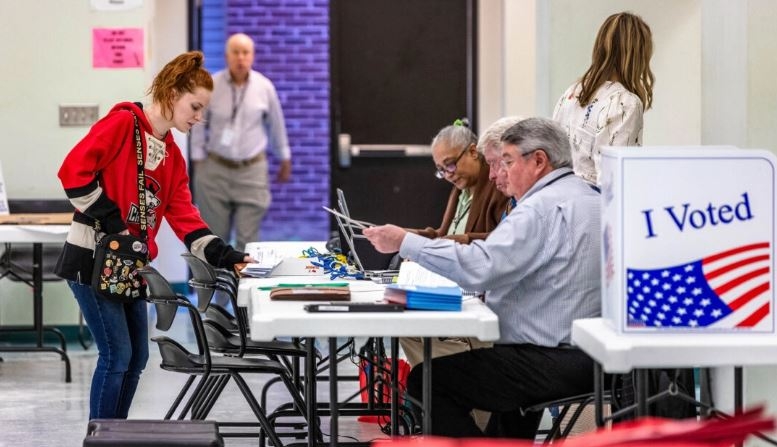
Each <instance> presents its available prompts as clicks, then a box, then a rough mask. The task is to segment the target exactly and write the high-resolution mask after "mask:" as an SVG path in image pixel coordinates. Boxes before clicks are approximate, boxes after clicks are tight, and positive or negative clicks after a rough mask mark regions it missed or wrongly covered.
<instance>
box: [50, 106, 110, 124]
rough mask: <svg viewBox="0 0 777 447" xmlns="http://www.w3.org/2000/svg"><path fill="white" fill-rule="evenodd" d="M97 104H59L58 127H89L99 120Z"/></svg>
mask: <svg viewBox="0 0 777 447" xmlns="http://www.w3.org/2000/svg"><path fill="white" fill-rule="evenodd" d="M99 113H100V111H99V106H98V105H97V104H68V105H66V104H60V105H59V126H60V127H72V126H91V125H92V124H94V123H95V122H96V121H97V120H98V119H99V117H100V116H99Z"/></svg>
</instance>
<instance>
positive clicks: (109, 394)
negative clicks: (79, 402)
mask: <svg viewBox="0 0 777 447" xmlns="http://www.w3.org/2000/svg"><path fill="white" fill-rule="evenodd" d="M68 285H69V286H70V289H71V290H72V291H73V295H75V298H76V301H78V305H79V306H80V307H81V312H82V313H83V314H84V320H86V324H87V325H88V326H89V330H90V331H91V332H92V337H93V338H94V342H95V345H97V351H98V356H97V366H96V367H95V370H94V375H93V376H92V389H91V392H90V394H89V419H97V418H108V419H126V418H127V413H129V408H130V405H131V404H132V398H133V397H134V396H135V390H137V388H138V381H139V380H140V373H141V372H143V368H145V367H146V362H148V310H147V308H146V302H145V301H143V300H137V301H133V302H132V303H129V304H122V303H115V302H112V301H108V300H105V299H102V298H99V297H98V296H97V295H95V293H94V291H93V290H92V288H91V287H90V286H87V285H84V284H78V283H76V282H73V281H68Z"/></svg>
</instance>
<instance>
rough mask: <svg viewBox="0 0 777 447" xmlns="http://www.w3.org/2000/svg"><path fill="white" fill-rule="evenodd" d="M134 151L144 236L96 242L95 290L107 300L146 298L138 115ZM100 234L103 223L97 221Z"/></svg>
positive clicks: (116, 236)
mask: <svg viewBox="0 0 777 447" xmlns="http://www.w3.org/2000/svg"><path fill="white" fill-rule="evenodd" d="M135 150H136V153H137V165H138V182H137V184H138V205H139V206H138V208H139V213H140V234H141V237H137V236H132V235H129V234H106V235H104V236H103V237H102V238H100V239H99V240H98V241H96V244H95V249H94V270H93V271H92V289H94V292H95V293H96V294H97V295H98V296H100V297H102V298H105V299H107V300H111V301H118V302H124V303H127V302H131V301H134V300H137V299H145V298H146V285H145V283H144V282H143V279H142V278H141V277H140V275H139V274H138V272H137V271H138V269H140V268H142V267H144V266H145V265H146V264H148V261H149V259H148V243H147V242H146V241H147V240H148V232H147V222H148V221H147V219H146V188H145V184H146V173H145V170H144V166H143V165H144V161H143V143H142V142H141V141H140V126H139V125H138V117H137V116H135ZM95 231H96V234H99V233H100V222H99V221H98V222H96V224H95Z"/></svg>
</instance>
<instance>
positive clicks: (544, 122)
mask: <svg viewBox="0 0 777 447" xmlns="http://www.w3.org/2000/svg"><path fill="white" fill-rule="evenodd" d="M501 141H502V143H507V144H514V145H516V146H520V147H521V150H522V151H523V153H524V154H528V153H529V152H532V151H536V150H538V149H542V150H543V151H544V152H545V153H546V154H547V155H548V160H550V165H551V166H552V167H553V168H554V169H558V168H571V167H572V151H571V149H570V147H569V138H567V134H566V132H564V129H562V128H561V126H559V125H558V123H556V122H555V121H553V120H552V119H548V118H527V119H525V120H523V121H521V122H519V123H518V124H516V125H514V126H512V127H510V128H509V129H507V131H505V133H504V134H503V135H502V139H501Z"/></svg>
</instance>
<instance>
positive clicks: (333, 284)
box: [258, 282, 348, 290]
mask: <svg viewBox="0 0 777 447" xmlns="http://www.w3.org/2000/svg"><path fill="white" fill-rule="evenodd" d="M346 286H348V283H347V282H318V283H280V284H277V285H274V286H261V287H258V289H259V290H272V289H277V288H279V287H283V288H300V287H346Z"/></svg>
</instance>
